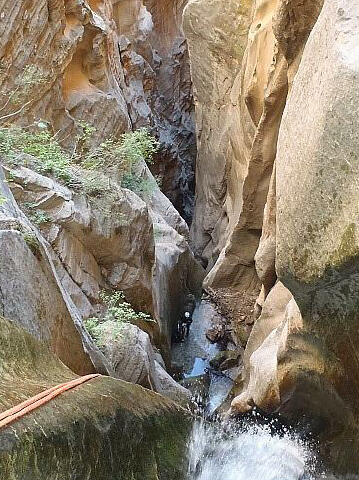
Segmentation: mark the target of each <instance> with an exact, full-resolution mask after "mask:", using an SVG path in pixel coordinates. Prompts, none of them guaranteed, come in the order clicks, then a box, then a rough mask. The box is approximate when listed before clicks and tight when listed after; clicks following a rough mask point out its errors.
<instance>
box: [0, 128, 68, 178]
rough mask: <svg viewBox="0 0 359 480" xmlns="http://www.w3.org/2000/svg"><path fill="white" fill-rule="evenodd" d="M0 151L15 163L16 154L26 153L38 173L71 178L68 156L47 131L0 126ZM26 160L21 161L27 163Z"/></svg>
mask: <svg viewBox="0 0 359 480" xmlns="http://www.w3.org/2000/svg"><path fill="white" fill-rule="evenodd" d="M0 153H2V154H3V155H6V156H7V157H8V158H9V159H10V160H12V161H14V162H15V163H16V160H17V161H19V159H17V158H16V156H17V155H18V154H21V153H27V154H29V155H31V156H33V157H34V158H33V159H31V165H29V166H31V167H33V168H34V170H36V171H37V172H39V173H44V174H46V173H50V174H52V175H54V176H55V177H57V178H59V179H60V180H63V181H64V182H65V183H66V182H69V181H70V180H71V177H72V176H71V172H70V165H71V162H70V158H69V156H68V154H67V153H66V152H64V151H63V150H62V148H61V146H60V145H59V143H58V142H57V141H56V140H55V139H54V137H52V136H51V135H50V133H49V132H47V131H41V132H29V131H26V130H25V129H22V128H18V127H8V128H6V127H2V128H0ZM27 163H28V161H26V160H25V161H24V160H23V161H22V164H27Z"/></svg>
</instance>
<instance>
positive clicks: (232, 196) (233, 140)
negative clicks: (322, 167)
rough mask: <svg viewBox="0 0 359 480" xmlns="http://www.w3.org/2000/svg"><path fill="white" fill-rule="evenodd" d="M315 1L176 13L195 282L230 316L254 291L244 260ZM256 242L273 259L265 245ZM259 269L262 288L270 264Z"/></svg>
mask: <svg viewBox="0 0 359 480" xmlns="http://www.w3.org/2000/svg"><path fill="white" fill-rule="evenodd" d="M321 3H322V2H321V1H320V0H318V1H306V2H296V3H295V4H293V2H291V3H289V2H286V1H256V2H238V1H236V0H232V1H230V2H226V3H225V5H224V4H223V2H221V1H213V2H211V8H208V2H198V1H193V2H189V3H188V6H187V7H186V10H185V14H184V28H185V32H186V34H187V35H188V43H189V51H190V57H191V64H192V74H193V83H194V93H195V99H196V115H197V134H198V161H197V189H196V210H195V221H194V223H193V227H192V239H193V243H194V245H195V252H196V254H197V255H198V256H199V257H200V258H201V259H202V261H203V263H204V264H205V265H206V266H207V271H208V276H207V278H206V280H205V286H207V287H211V288H213V289H215V290H217V291H218V293H219V294H221V293H222V295H223V296H224V297H225V296H227V295H230V296H231V299H233V300H232V305H233V308H234V310H235V312H236V311H237V313H238V312H240V311H241V306H240V302H237V304H238V305H236V301H235V297H238V298H240V299H241V302H242V301H243V298H242V296H243V292H245V295H246V296H252V295H256V294H257V293H258V291H259V288H260V284H261V281H260V279H259V278H258V275H257V272H256V269H255V263H254V256H255V253H256V251H257V248H258V245H259V240H260V237H261V234H262V225H263V210H264V206H265V204H266V199H267V193H268V188H269V183H270V178H271V174H272V170H273V164H274V160H275V155H276V143H277V136H278V130H279V125H280V120H281V115H282V112H283V108H284V105H285V100H286V96H287V91H288V86H289V85H290V82H291V79H292V76H293V73H294V72H295V69H296V65H297V63H298V58H299V57H300V53H301V51H302V47H303V42H304V41H305V40H306V38H307V36H308V34H309V32H310V30H311V27H312V26H313V24H314V22H315V20H316V18H317V16H318V13H319V11H320V7H321ZM288 45H289V46H288ZM204 52H205V53H204ZM269 209H270V206H269V207H268V210H269ZM268 229H269V227H267V228H266V230H267V232H263V234H264V235H265V236H266V238H268V235H269V234H268ZM262 248H265V250H268V249H269V250H271V252H268V253H269V254H270V255H271V256H272V261H273V241H269V242H267V245H266V246H265V247H262ZM266 257H267V251H266V252H265V258H266ZM267 262H270V260H269V259H267V258H266V259H265V260H264V263H267ZM262 269H263V275H265V276H266V278H267V280H266V281H267V282H269V283H271V285H270V286H272V284H273V280H275V274H274V272H273V268H272V266H271V267H268V266H266V265H263V266H262ZM271 270H272V271H271ZM244 303H245V300H244ZM246 313H247V314H248V315H250V313H251V312H250V311H249V312H246Z"/></svg>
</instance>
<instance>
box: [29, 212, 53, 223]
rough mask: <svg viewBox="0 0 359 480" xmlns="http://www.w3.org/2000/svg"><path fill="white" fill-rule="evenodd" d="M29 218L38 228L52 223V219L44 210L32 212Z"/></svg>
mask: <svg viewBox="0 0 359 480" xmlns="http://www.w3.org/2000/svg"><path fill="white" fill-rule="evenodd" d="M28 217H29V219H30V220H31V222H32V223H34V224H35V225H38V226H40V225H43V224H44V223H48V222H50V221H51V217H49V215H48V214H47V213H46V212H44V211H43V210H35V211H34V212H31V213H30V214H29V215H28Z"/></svg>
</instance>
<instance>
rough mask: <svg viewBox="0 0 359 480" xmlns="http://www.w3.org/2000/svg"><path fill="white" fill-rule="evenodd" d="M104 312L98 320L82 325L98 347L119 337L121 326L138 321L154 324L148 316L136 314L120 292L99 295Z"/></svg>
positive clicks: (92, 319) (86, 321) (140, 313)
mask: <svg viewBox="0 0 359 480" xmlns="http://www.w3.org/2000/svg"><path fill="white" fill-rule="evenodd" d="M100 299H101V300H102V302H103V304H104V306H105V307H106V310H105V312H104V314H102V315H101V316H100V317H99V318H96V317H91V318H88V319H87V320H85V321H84V325H85V327H86V329H87V331H88V333H89V334H90V335H91V337H92V338H93V339H94V341H95V343H96V344H97V345H98V346H99V347H104V346H105V345H106V344H107V343H108V342H110V341H113V340H116V339H117V338H118V337H119V336H121V331H122V328H123V325H124V324H126V323H133V322H136V321H138V320H144V321H147V322H154V320H153V319H152V318H151V316H150V315H148V314H147V313H144V312H136V311H135V310H134V309H133V307H132V305H131V304H130V303H128V302H126V300H125V296H124V294H123V292H121V291H114V292H106V291H102V292H101V293H100Z"/></svg>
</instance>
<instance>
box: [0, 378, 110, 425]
mask: <svg viewBox="0 0 359 480" xmlns="http://www.w3.org/2000/svg"><path fill="white" fill-rule="evenodd" d="M100 376H101V375H100V374H99V373H92V374H91V375H85V376H84V377H79V378H75V380H71V381H69V382H65V383H60V384H59V385H56V386H54V387H51V388H48V389H47V390H44V391H43V392H41V393H38V394H37V395H35V396H34V397H31V398H29V399H28V400H25V401H24V402H22V403H19V404H18V405H16V406H15V407H12V408H9V409H8V410H5V412H2V413H0V428H2V427H5V426H6V425H9V424H10V423H12V422H14V421H15V420H18V419H19V418H21V417H23V416H24V415H26V414H27V413H30V412H31V411H32V410H35V409H36V408H38V407H41V405H45V404H46V403H48V402H49V401H50V400H52V399H53V398H55V397H57V396H58V395H60V394H61V393H63V392H66V391H67V390H70V389H71V388H74V387H77V385H81V384H82V383H85V382H88V381H89V380H91V379H92V378H96V377H100Z"/></svg>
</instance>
